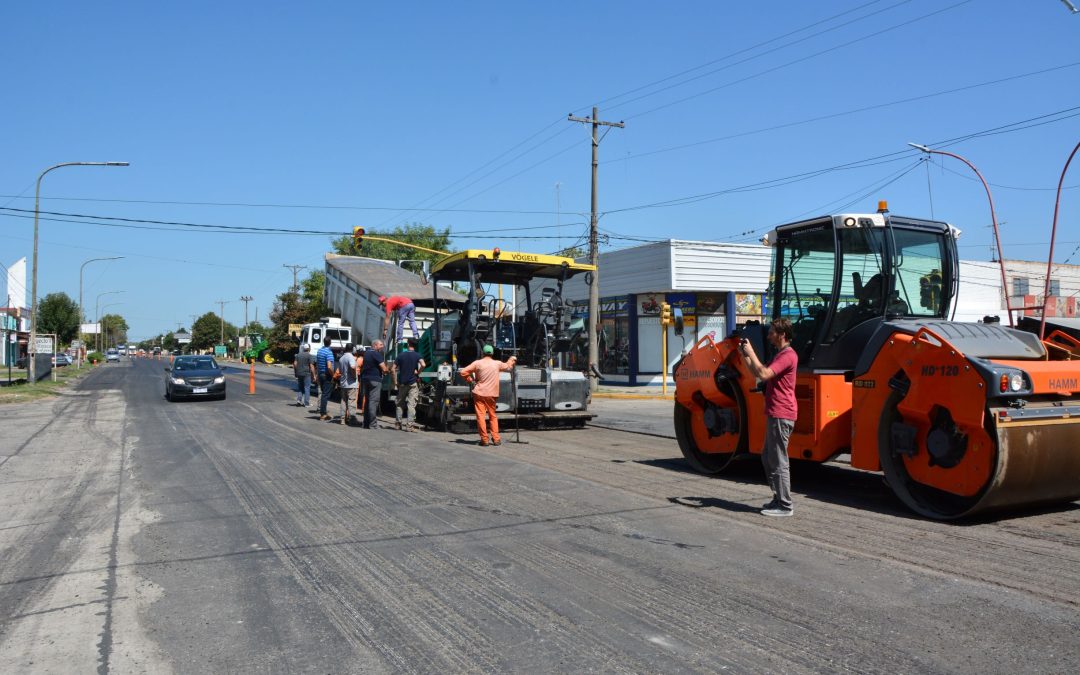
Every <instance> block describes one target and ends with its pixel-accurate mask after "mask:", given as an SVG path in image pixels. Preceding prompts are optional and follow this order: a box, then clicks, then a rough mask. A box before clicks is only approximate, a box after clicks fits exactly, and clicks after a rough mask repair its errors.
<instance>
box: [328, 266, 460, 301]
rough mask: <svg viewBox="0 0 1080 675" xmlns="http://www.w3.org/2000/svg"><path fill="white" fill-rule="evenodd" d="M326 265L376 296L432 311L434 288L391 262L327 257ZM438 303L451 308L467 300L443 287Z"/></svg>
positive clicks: (440, 290) (440, 289)
mask: <svg viewBox="0 0 1080 675" xmlns="http://www.w3.org/2000/svg"><path fill="white" fill-rule="evenodd" d="M326 264H327V266H328V267H332V268H333V269H335V270H337V271H338V272H339V273H340V274H341V275H342V276H344V277H345V278H347V279H349V280H351V281H352V282H353V283H354V284H356V285H357V286H358V287H360V288H364V289H367V290H369V291H371V292H372V293H374V294H375V295H377V296H378V295H385V296H387V297H390V296H393V295H401V296H404V297H406V298H409V299H410V300H412V301H413V303H414V304H415V305H416V306H418V307H431V306H432V304H433V303H434V299H433V295H434V294H433V290H432V287H431V284H429V283H425V282H424V280H423V279H422V278H421V277H420V275H418V274H415V273H413V272H410V271H409V270H406V269H403V268H401V267H398V266H397V265H395V264H394V263H393V262H391V261H389V260H377V259H375V258H361V257H359V256H351V255H336V254H334V253H328V254H326ZM439 300H443V301H446V302H447V303H450V304H464V303H465V301H466V300H467V298H466V297H465V296H464V295H461V294H460V293H457V292H456V291H452V290H450V289H449V288H446V287H440V288H439Z"/></svg>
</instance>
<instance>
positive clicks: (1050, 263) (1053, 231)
mask: <svg viewBox="0 0 1080 675" xmlns="http://www.w3.org/2000/svg"><path fill="white" fill-rule="evenodd" d="M1074 11H1075V10H1074ZM1078 150H1080V143H1077V144H1076V147H1075V148H1073V150H1072V152H1070V153H1069V158H1068V159H1067V160H1065V168H1064V169H1062V170H1061V178H1059V179H1058V187H1057V197H1056V198H1055V199H1054V224H1053V226H1051V228H1050V256H1049V259H1048V260H1047V261H1046V287H1045V288H1043V311H1042V320H1041V321H1040V322H1039V339H1040V340H1041V339H1043V335H1044V334H1045V333H1046V301H1047V296H1049V295H1050V275H1051V274H1052V273H1053V267H1054V238H1055V237H1057V223H1058V211H1059V209H1060V207H1061V186H1062V185H1063V184H1064V183H1065V173H1066V172H1067V171H1068V170H1069V165H1070V164H1072V161H1073V157H1076V152H1077V151H1078ZM1066 262H1067V261H1066Z"/></svg>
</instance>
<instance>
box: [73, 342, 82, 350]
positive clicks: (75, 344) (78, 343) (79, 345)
mask: <svg viewBox="0 0 1080 675" xmlns="http://www.w3.org/2000/svg"><path fill="white" fill-rule="evenodd" d="M79 347H82V340H72V341H71V348H72V349H78V348H79Z"/></svg>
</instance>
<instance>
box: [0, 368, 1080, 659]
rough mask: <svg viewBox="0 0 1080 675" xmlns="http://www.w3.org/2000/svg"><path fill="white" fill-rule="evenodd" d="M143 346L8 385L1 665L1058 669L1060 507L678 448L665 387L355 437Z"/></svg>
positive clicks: (1064, 599) (1065, 636)
mask: <svg viewBox="0 0 1080 675" xmlns="http://www.w3.org/2000/svg"><path fill="white" fill-rule="evenodd" d="M286 374H287V371H282V370H280V369H268V368H260V371H259V376H258V388H257V393H256V394H255V395H253V396H251V395H247V394H246V393H245V392H246V389H247V387H246V385H247V374H246V372H243V371H239V370H231V374H230V376H229V378H228V380H229V387H230V393H229V398H228V399H227V400H226V401H220V402H209V401H208V402H182V403H168V402H166V401H165V400H164V398H163V391H164V385H163V379H162V378H163V373H162V369H161V363H159V362H154V361H146V360H142V361H135V362H132V361H127V360H125V361H124V362H123V363H121V364H120V365H109V366H108V367H104V368H100V369H98V370H97V371H95V372H94V373H92V374H91V375H90V376H88V377H87V378H86V380H85V381H84V382H83V383H81V384H80V385H79V387H78V388H77V389H76V390H74V391H71V392H69V393H67V394H65V395H63V396H61V397H59V398H57V399H53V400H51V401H45V402H39V403H36V404H25V405H23V404H20V405H15V406H6V407H4V408H3V409H2V410H0V416H2V418H3V420H4V422H3V425H2V429H3V433H2V436H3V438H2V440H0V514H2V515H0V672H27V671H31V672H89V671H92V670H95V669H96V670H97V671H98V672H102V673H104V672H110V671H112V672H155V673H160V672H170V671H173V672H184V673H193V672H194V673H198V672H214V673H219V672H226V671H236V672H252V671H258V672H395V671H410V672H461V671H483V672H553V671H554V672H582V671H604V672H624V671H628V672H665V673H669V672H670V673H675V672H717V671H724V670H730V671H735V672H763V673H764V672H769V673H774V672H791V673H799V672H845V671H854V672H890V673H892V672H934V673H938V672H1006V671H1007V672H1040V673H1045V672H1075V671H1076V670H1077V669H1078V667H1080V640H1078V639H1077V636H1078V635H1080V545H1078V544H1080V504H1076V503H1074V504H1070V505H1066V506H1063V507H1059V508H1055V509H1044V510H1040V511H1028V512H1024V513H1017V514H1010V515H1009V516H1006V517H998V518H997V519H992V520H991V519H987V520H980V521H974V522H967V523H962V524H946V523H936V522H929V521H925V520H922V519H919V518H916V517H913V516H911V515H910V514H909V513H907V512H906V511H905V510H904V509H903V508H902V507H901V506H900V505H899V504H898V502H897V501H896V500H895V499H893V498H892V497H891V495H890V493H889V492H888V490H887V488H885V487H884V486H883V485H882V484H881V480H880V477H878V476H876V475H874V474H868V473H862V472H857V471H853V470H851V469H850V468H848V467H846V466H808V465H802V464H796V465H795V466H794V471H793V473H794V493H795V501H796V509H797V511H796V516H795V517H794V518H788V519H766V518H763V517H761V516H760V515H758V514H757V512H756V507H758V506H759V505H760V504H761V503H763V502H764V501H766V500H767V497H768V489H767V488H766V487H765V486H764V484H763V482H762V480H761V471H760V467H758V466H757V465H756V464H755V463H753V462H747V463H744V464H743V465H741V466H737V467H735V469H734V470H733V471H731V473H730V474H729V475H727V476H726V477H724V478H720V479H714V478H706V477H702V476H699V475H696V474H693V473H690V472H688V471H687V470H686V468H685V466H684V464H683V462H682V460H681V458H680V456H679V451H678V448H677V446H676V444H675V442H674V440H673V439H672V438H670V436H671V433H670V428H668V427H667V420H668V419H669V416H670V408H671V405H672V404H671V403H670V402H654V401H619V400H598V401H597V402H596V405H595V409H596V410H597V412H598V413H599V414H600V417H599V418H598V419H597V420H596V426H591V427H589V428H586V429H584V430H579V431H551V432H529V431H525V432H522V434H521V440H522V441H524V442H523V443H520V444H519V443H515V442H513V441H514V438H515V435H514V434H513V432H509V433H506V434H504V441H505V442H504V444H503V445H502V446H500V447H489V448H480V447H478V446H477V445H476V444H475V437H468V436H453V435H448V434H440V433H434V432H432V433H418V434H406V433H402V432H397V431H393V430H380V431H370V430H369V431H365V430H363V429H360V428H358V427H354V426H341V425H339V424H330V423H325V422H318V421H317V420H315V418H314V415H312V414H311V413H308V412H307V411H306V410H303V409H300V408H295V407H291V406H289V403H290V402H291V401H292V398H293V393H292V392H291V391H289V386H290V384H291V383H290V382H289V380H288V379H285V378H284V377H283V375H286Z"/></svg>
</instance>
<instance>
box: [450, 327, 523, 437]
mask: <svg viewBox="0 0 1080 675" xmlns="http://www.w3.org/2000/svg"><path fill="white" fill-rule="evenodd" d="M494 353H495V349H494V347H492V346H491V345H484V357H483V358H481V359H477V360H475V361H473V362H472V363H470V364H469V365H467V366H465V367H464V368H462V369H461V376H462V377H464V378H465V379H466V380H468V381H472V382H474V383H475V384H474V385H473V408H474V409H475V410H476V427H477V429H478V430H479V432H480V445H502V438H500V437H499V418H498V417H497V416H496V415H495V404H496V403H497V402H498V400H499V373H501V372H503V371H505V370H510V369H511V368H513V367H514V364H515V363H517V357H516V356H511V357H510V358H509V359H507V360H506V362H505V363H503V362H502V361H496V360H495V359H494V358H492V355H493V354H494ZM489 416H490V418H491V442H490V443H489V442H488V417H489Z"/></svg>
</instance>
